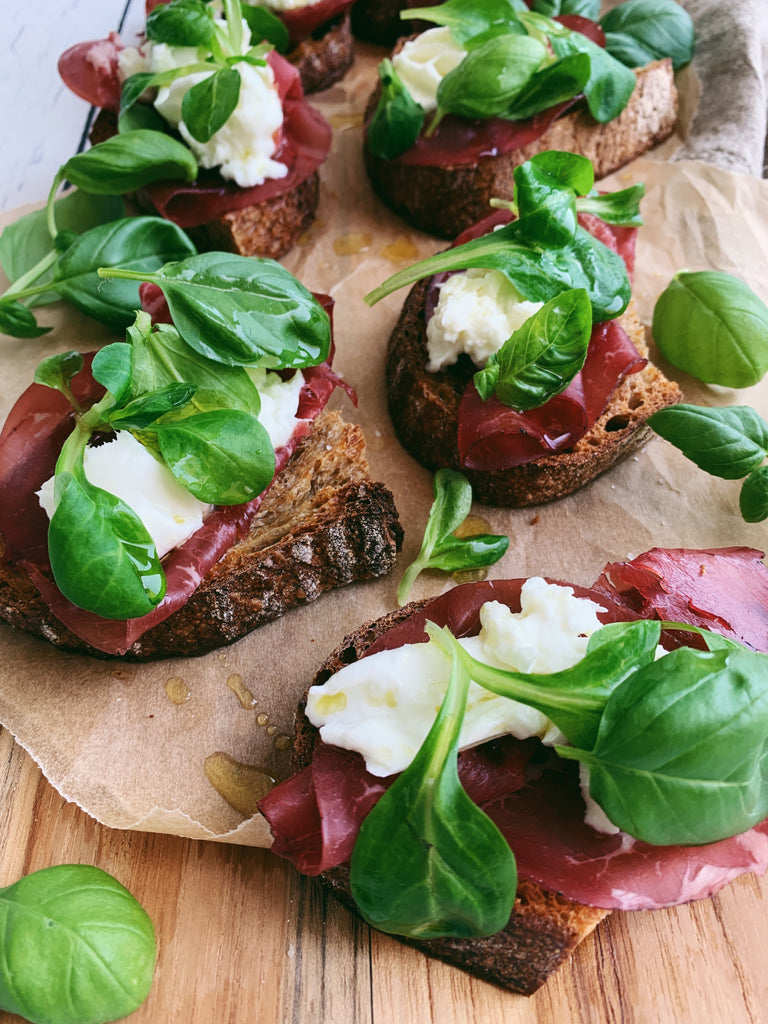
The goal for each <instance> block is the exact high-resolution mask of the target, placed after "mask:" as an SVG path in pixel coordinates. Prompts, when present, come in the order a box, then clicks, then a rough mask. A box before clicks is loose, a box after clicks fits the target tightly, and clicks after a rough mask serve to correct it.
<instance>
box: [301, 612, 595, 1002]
mask: <svg viewBox="0 0 768 1024" xmlns="http://www.w3.org/2000/svg"><path fill="white" fill-rule="evenodd" d="M425 604H426V601H419V602H413V603H411V604H409V605H407V606H406V607H405V608H401V609H399V610H398V611H395V612H392V613H390V614H389V615H386V616H384V617H383V618H381V619H377V620H376V621H375V622H368V623H365V624H364V625H362V626H361V627H360V628H359V629H358V630H357V631H356V632H354V633H352V634H350V635H349V636H347V637H345V639H344V640H342V642H341V644H339V646H338V647H337V648H336V649H335V650H334V651H333V652H332V653H331V655H330V656H329V657H328V658H327V659H326V661H325V662H324V663H323V665H322V667H321V669H320V671H319V672H318V673H317V676H316V677H315V680H314V685H316V686H318V685H320V684H322V683H324V682H325V681H326V680H327V679H328V678H329V676H331V675H332V674H333V673H334V672H337V671H338V670H339V669H340V668H342V667H343V666H344V665H348V664H350V663H351V662H353V661H356V660H357V659H358V658H359V657H361V656H362V654H363V653H364V652H365V651H366V650H367V649H368V648H369V647H370V646H371V644H372V643H373V642H374V641H375V640H376V639H377V638H378V637H379V636H381V635H383V634H384V633H386V632H387V630H388V629H391V627H392V626H394V625H396V624H397V623H398V622H402V621H403V619H406V618H408V616H409V615H411V614H412V613H413V612H415V611H418V610H419V609H421V608H423V607H424V605H425ZM316 738H317V731H316V729H315V728H314V726H313V725H311V723H310V722H309V721H308V720H307V718H306V716H305V714H304V705H303V704H302V705H301V706H300V708H299V712H298V717H297V724H296V739H295V742H294V754H293V758H294V763H293V767H294V769H295V770H299V769H300V768H303V767H304V766H305V765H307V764H308V763H309V761H310V759H311V756H312V748H313V746H314V743H315V739H316ZM321 877H322V880H323V882H324V883H325V884H326V885H327V886H329V888H330V889H331V891H332V892H333V893H334V895H336V896H337V897H338V898H339V900H341V902H342V903H344V904H345V905H346V906H347V907H348V908H349V909H350V910H352V911H356V906H355V902H354V900H353V899H352V895H351V893H350V889H349V871H348V869H347V868H345V867H340V868H334V869H333V870H332V871H328V872H326V873H325V874H323V875H322V876H321ZM608 913H609V911H607V910H601V909H598V908H595V907H586V906H582V905H581V904H578V903H571V902H569V901H568V900H566V899H563V897H562V896H558V895H557V894H556V893H551V892H547V891H546V890H544V889H541V888H540V887H539V886H538V885H536V884H534V883H533V882H529V881H525V880H521V881H520V883H519V885H518V890H517V899H516V900H515V905H514V909H513V911H512V917H511V918H510V920H509V924H508V925H507V926H506V928H504V929H503V931H500V932H498V933H497V934H496V935H492V936H490V937H489V938H486V939H431V940H429V941H421V940H416V939H404V938H400V937H399V936H395V938H398V940H399V941H400V942H404V943H406V944H407V945H409V946H414V947H415V948H416V949H419V950H421V951H422V952H423V953H426V954H427V955H428V956H434V957H437V958H438V959H439V960H444V961H446V962H447V963H450V964H453V965H454V966H455V967H460V968H461V969H462V970H465V971H469V973H470V974H475V975H477V976H478V977H480V978H484V979H485V980H486V981H492V982H496V983H497V984H499V985H503V986H504V988H508V989H510V990H511V991H513V992H522V993H523V994H525V995H530V994H531V993H532V992H535V991H536V989H537V988H539V987H540V986H541V985H543V984H544V982H545V981H546V980H547V978H548V977H549V975H550V974H552V972H553V971H555V970H556V969H557V968H558V967H559V966H560V965H561V964H562V963H563V962H564V961H565V960H567V958H568V957H569V956H570V955H571V953H572V952H573V951H574V949H575V948H576V946H577V945H578V944H579V943H580V942H581V941H582V939H584V938H586V936H587V935H589V934H590V932H592V931H593V930H594V928H595V927H596V926H597V925H598V924H599V923H600V921H602V920H603V918H605V917H607V915H608Z"/></svg>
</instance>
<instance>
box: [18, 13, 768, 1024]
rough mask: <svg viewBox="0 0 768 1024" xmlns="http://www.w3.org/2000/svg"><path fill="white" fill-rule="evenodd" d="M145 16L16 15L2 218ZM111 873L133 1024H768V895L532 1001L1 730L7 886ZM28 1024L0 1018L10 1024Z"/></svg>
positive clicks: (674, 913) (606, 927) (607, 943)
mask: <svg viewBox="0 0 768 1024" xmlns="http://www.w3.org/2000/svg"><path fill="white" fill-rule="evenodd" d="M140 7H141V5H140V3H139V2H138V0H128V3H127V5H126V4H125V2H124V0H70V3H69V4H61V3H54V2H53V0H38V2H37V3H36V4H30V3H29V2H28V0H6V5H5V8H4V24H5V37H6V40H9V41H10V42H9V43H7V45H6V47H5V53H6V56H5V58H4V61H3V63H2V65H1V66H0V101H1V102H2V107H1V109H2V110H3V119H4V124H5V127H6V131H5V132H4V145H3V148H2V155H0V172H1V174H0V204H2V207H3V208H6V209H10V208H13V207H15V206H17V205H19V204H21V203H24V202H29V201H32V200H41V199H43V198H44V197H45V195H46V193H47V191H48V187H49V184H50V181H51V179H52V177H53V174H54V172H55V170H56V169H57V167H58V166H59V165H60V163H62V162H63V161H64V160H65V159H66V158H67V157H68V156H69V155H71V153H72V152H73V151H74V150H75V149H76V148H77V146H78V143H79V140H80V138H81V136H82V134H83V129H84V122H85V114H84V108H83V104H82V103H81V102H80V101H79V100H77V99H75V98H74V97H71V96H69V95H68V94H67V92H66V90H65V89H64V88H63V86H61V85H60V83H59V82H58V81H57V78H56V72H55V63H56V57H57V56H58V54H59V53H60V52H61V51H62V50H63V49H64V48H65V47H66V46H68V45H70V44H71V43H73V42H77V41H80V40H83V39H89V38H97V37H99V36H102V35H104V34H106V32H108V31H109V30H110V29H112V28H115V27H117V25H118V24H119V23H120V21H121V20H122V19H123V17H124V16H125V17H126V18H127V22H126V25H127V32H126V34H127V35H130V34H131V29H132V28H135V27H136V26H138V25H139V24H140V21H141V10H140ZM65 862H78V863H88V864H96V865H98V866H99V867H101V868H104V869H105V870H107V871H109V872H111V873H112V874H113V875H115V876H116V877H117V878H118V879H119V880H120V881H121V882H123V884H125V885H126V886H127V887H128V888H129V889H131V891H132V892H133V893H134V894H135V895H136V896H137V898H138V899H139V900H140V901H141V902H142V903H143V905H144V906H145V907H146V909H147V910H148V912H149V914H150V915H151V917H152V919H153V921H154V923H155V927H156V930H157V937H158V945H159V958H158V966H157V972H156V976H155V982H154V985H153V988H152V991H151V993H150V995H149V997H148V999H147V1001H146V1002H145V1003H144V1005H143V1006H142V1007H141V1008H140V1009H139V1010H138V1011H137V1012H136V1013H135V1014H134V1015H133V1016H132V1017H131V1018H130V1020H131V1022H132V1024H170V1022H176V1021H178V1022H183V1024H259V1022H264V1024H266V1022H274V1024H288V1022H300V1024H319V1022H330V1024H347V1022H348V1024H369V1022H373V1024H428V1022H431V1021H435V1022H440V1024H445V1022H448V1021H457V1022H463V1021H467V1022H469V1021H472V1022H485V1021H494V1022H497V1021H502V1020H503V1021H505V1022H510V1024H511V1022H514V1024H533V1022H537V1024H544V1022H546V1024H550V1022H551V1024H555V1022H557V1024H568V1022H585V1024H586V1022H590V1024H591V1022H595V1024H598V1022H600V1024H602V1022H605V1024H608V1022H611V1024H613V1022H619V1021H621V1022H622V1024H648V1022H664V1024H687V1022H690V1024H694V1022H696V1024H698V1022H704V1021H707V1022H710V1024H719V1022H728V1024H746V1022H750V1024H757V1022H760V1021H763V1020H768V969H766V958H767V956H768V926H766V923H765V922H766V917H768V882H766V881H764V880H761V879H757V878H755V877H754V876H752V875H748V876H745V877H742V878H741V879H739V880H737V881H736V882H735V883H734V884H732V885H731V886H730V887H728V888H727V889H726V890H724V891H723V892H722V893H721V894H720V895H718V896H716V897H715V898H713V899H710V900H706V901H702V902H700V903H697V904H693V905H689V906H685V907H680V908H677V909H674V910H669V911H656V912H645V913H634V914H613V915H611V916H610V917H609V918H608V919H607V920H606V921H605V922H604V923H603V924H602V925H601V926H600V927H599V928H598V929H597V931H596V933H595V934H594V935H593V937H591V938H590V939H589V940H587V941H586V942H585V943H584V944H583V945H582V947H581V948H580V949H579V950H578V951H577V953H576V955H575V956H574V958H573V959H572V961H571V962H570V963H569V964H568V965H566V966H565V967H564V968H562V969H561V970H560V972H559V973H558V974H557V975H555V976H554V977H553V978H552V979H551V980H550V981H549V982H548V984H547V985H546V986H545V987H544V988H543V989H542V990H540V991H539V992H538V993H537V994H536V995H534V996H533V997H531V998H528V999H526V998H524V997H521V996H515V995H510V994H509V993H507V992H504V991H502V990H500V989H497V988H495V987H494V986H491V985H489V984H486V983H484V982H481V981H477V980H475V979H473V978H471V977H469V976H468V975H466V974H464V973H462V972H460V971H458V970H454V969H452V968H449V967H447V966H445V965H443V964H440V963H438V962H436V961H430V960H428V959H427V958H426V957H424V956H422V955H421V954H420V953H417V952H415V951H414V950H411V949H407V948H406V947H403V946H401V945H400V944H398V943H397V942H395V941H394V940H392V939H390V938H388V937H386V936H383V935H381V934H378V933H375V932H372V931H370V930H369V929H368V928H367V927H365V926H363V925H361V924H360V923H359V922H357V921H355V920H353V918H352V917H351V916H350V915H349V914H348V913H347V912H346V911H345V910H344V909H342V908H341V907H339V906H338V905H337V904H336V903H335V902H334V900H333V899H332V898H331V897H328V896H326V894H325V893H324V891H323V890H322V889H321V887H320V886H319V885H317V884H315V883H314V882H313V881H309V880H306V879H304V878H301V877H299V876H298V875H297V874H296V873H295V872H294V871H293V870H292V869H291V868H290V867H289V866H288V865H287V864H286V863H284V862H282V861H280V860H279V859H277V858H275V857H273V856H272V855H271V854H269V853H268V852H266V851H263V850H254V849H247V848H240V847H230V846H226V845H221V844H216V843H206V842H200V841H192V840H187V839H182V838H177V837H174V836H164V835H153V834H145V833H137V832H123V831H115V830H112V829H108V828H105V827H102V826H100V825H99V824H97V823H96V822H95V821H93V820H92V819H91V818H89V817H88V816H87V815H85V814H84V813H83V812H82V811H80V810H79V809H78V808H77V807H76V806H74V805H73V804H70V803H67V802H66V801H65V800H64V799H63V798H62V797H61V796H60V795H59V794H58V793H57V792H56V791H55V790H54V789H53V788H52V787H51V786H50V785H49V784H48V783H47V782H46V780H45V779H44V778H43V777H42V775H41V773H40V771H39V769H38V768H37V766H36V765H35V764H34V763H33V762H32V760H31V759H30V758H29V757H28V755H27V754H26V753H25V752H24V751H23V750H22V749H21V748H20V747H19V746H18V745H17V744H16V743H15V742H14V740H13V738H12V737H11V736H10V735H9V734H8V733H7V732H0V885H5V884H9V883H11V882H13V881H14V880H16V879H17V878H18V877H19V876H21V875H22V874H26V873H28V872H30V871H34V870H36V869H38V868H42V867H46V866H48V865H53V864H59V863H65ZM18 1019H19V1018H17V1017H13V1016H11V1015H9V1014H3V1013H0V1024H11V1022H12V1021H16V1020H18Z"/></svg>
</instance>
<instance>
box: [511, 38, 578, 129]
mask: <svg viewBox="0 0 768 1024" xmlns="http://www.w3.org/2000/svg"><path fill="white" fill-rule="evenodd" d="M591 67H592V65H591V62H590V59H589V57H588V56H587V54H585V53H574V54H571V55H570V56H568V57H563V58H562V60H558V61H556V62H555V63H554V64H549V65H547V66H546V67H543V68H541V69H540V70H539V71H536V72H534V74H533V75H532V76H531V77H530V79H529V80H528V84H527V86H526V88H525V92H524V93H523V94H522V95H521V96H520V97H518V99H517V100H515V101H514V103H512V105H511V106H510V107H508V108H507V110H506V111H505V112H504V115H503V116H504V117H505V118H507V119H509V120H510V121H524V120H526V118H529V117H533V115H534V114H538V113H539V112H540V111H542V110H548V109H549V108H550V107H554V106H556V105H557V104H558V103H564V102H565V101H566V100H570V99H573V97H574V96H578V95H579V94H580V93H582V92H583V91H584V89H585V87H586V85H587V82H588V81H589V76H590V73H591Z"/></svg>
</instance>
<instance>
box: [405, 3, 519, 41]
mask: <svg viewBox="0 0 768 1024" xmlns="http://www.w3.org/2000/svg"><path fill="white" fill-rule="evenodd" d="M517 9H518V8H517V7H516V6H515V5H514V4H513V3H511V2H510V0H480V2H479V3H478V2H475V3H471V4H470V3H467V2H466V0H447V2H446V3H443V4H438V5H437V6H436V7H418V8H415V9H413V10H409V11H408V12H407V16H408V18H419V19H421V20H422V21H430V22H433V23H434V24H435V25H447V26H448V28H450V30H451V35H452V36H453V38H454V39H455V40H456V42H457V43H461V44H462V45H464V44H465V43H467V42H469V41H470V40H471V39H473V38H475V37H476V36H479V35H481V33H485V32H488V31H489V30H491V29H493V28H494V27H495V26H499V27H501V28H502V29H503V30H504V31H507V32H508V31H509V30H510V29H509V25H510V22H514V21H515V20H516V19H515V11H516V10H517ZM404 13H406V12H404Z"/></svg>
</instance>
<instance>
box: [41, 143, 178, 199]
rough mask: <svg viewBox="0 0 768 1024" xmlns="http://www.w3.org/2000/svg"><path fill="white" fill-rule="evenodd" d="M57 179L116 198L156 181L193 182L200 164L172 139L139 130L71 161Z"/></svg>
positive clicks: (103, 144)
mask: <svg viewBox="0 0 768 1024" xmlns="http://www.w3.org/2000/svg"><path fill="white" fill-rule="evenodd" d="M58 177H59V179H65V178H66V179H67V180H69V181H71V182H72V184H73V185H76V186H77V187H78V188H81V189H83V191H85V192H93V193H96V194H98V195H111V196H116V195H123V194H124V193H125V192H135V191H136V190H137V189H139V188H143V187H144V186H145V185H149V184H150V183H151V182H153V181H165V180H181V181H194V180H195V178H196V177H197V162H196V160H195V158H194V156H193V155H192V153H191V151H190V150H189V149H188V148H187V146H185V145H184V143H182V142H179V141H177V140H176V139H174V138H172V137H171V136H170V135H165V134H163V133H162V132H154V131H148V130H146V129H138V130H137V131H132V132H126V133H125V134H124V135H114V136H112V138H111V139H107V140H106V141H104V142H99V143H98V144H97V145H95V146H93V147H92V148H91V149H89V150H87V151H86V152H85V153H78V154H77V155H76V156H73V157H71V158H70V159H69V160H68V161H67V162H66V163H65V164H64V165H63V167H62V168H61V170H60V171H59V175H58Z"/></svg>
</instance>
